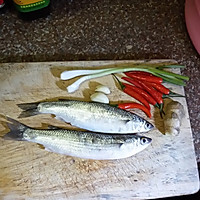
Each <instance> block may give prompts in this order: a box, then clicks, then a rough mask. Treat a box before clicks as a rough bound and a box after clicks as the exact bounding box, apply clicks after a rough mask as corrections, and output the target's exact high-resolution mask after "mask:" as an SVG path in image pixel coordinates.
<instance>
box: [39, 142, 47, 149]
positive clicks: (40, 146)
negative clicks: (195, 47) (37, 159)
mask: <svg viewBox="0 0 200 200" xmlns="http://www.w3.org/2000/svg"><path fill="white" fill-rule="evenodd" d="M37 145H38V146H39V148H40V149H45V146H43V145H42V144H39V143H37Z"/></svg>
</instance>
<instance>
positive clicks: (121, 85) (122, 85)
mask: <svg viewBox="0 0 200 200" xmlns="http://www.w3.org/2000/svg"><path fill="white" fill-rule="evenodd" d="M112 75H113V76H114V77H115V79H116V80H117V82H118V83H119V85H120V87H121V89H122V90H124V88H125V85H124V84H123V83H122V82H121V81H119V79H118V78H117V76H116V75H115V74H112Z"/></svg>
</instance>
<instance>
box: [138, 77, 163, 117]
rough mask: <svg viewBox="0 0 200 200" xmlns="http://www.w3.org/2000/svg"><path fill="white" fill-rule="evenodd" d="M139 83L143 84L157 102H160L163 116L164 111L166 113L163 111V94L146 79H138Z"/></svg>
mask: <svg viewBox="0 0 200 200" xmlns="http://www.w3.org/2000/svg"><path fill="white" fill-rule="evenodd" d="M138 83H139V84H141V86H142V87H143V88H144V89H145V90H146V91H147V92H148V93H149V94H151V96H152V97H153V98H154V99H155V100H156V102H157V103H158V104H159V107H160V115H161V117H162V113H163V114H164V111H163V99H162V96H163V94H161V93H160V92H158V91H157V90H155V89H154V88H153V87H152V86H151V85H150V84H149V82H145V81H140V80H138Z"/></svg>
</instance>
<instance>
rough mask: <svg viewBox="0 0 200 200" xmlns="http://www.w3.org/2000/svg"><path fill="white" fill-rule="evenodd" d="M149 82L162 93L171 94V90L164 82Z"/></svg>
mask: <svg viewBox="0 0 200 200" xmlns="http://www.w3.org/2000/svg"><path fill="white" fill-rule="evenodd" d="M149 84H151V85H152V86H153V87H154V88H155V89H156V90H158V91H159V92H161V93H162V94H169V93H170V90H169V89H168V88H166V87H165V86H164V85H162V84H157V83H149Z"/></svg>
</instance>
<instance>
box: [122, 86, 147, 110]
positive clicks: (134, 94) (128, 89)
mask: <svg viewBox="0 0 200 200" xmlns="http://www.w3.org/2000/svg"><path fill="white" fill-rule="evenodd" d="M123 91H124V92H125V93H126V94H128V95H129V96H131V97H133V98H135V99H137V100H138V101H140V102H141V103H142V104H143V105H144V106H146V108H148V109H149V110H150V106H149V103H148V102H147V100H146V99H145V98H143V96H141V95H140V94H138V93H137V92H135V91H134V90H133V89H132V86H131V85H129V86H128V84H126V85H124V88H123Z"/></svg>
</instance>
